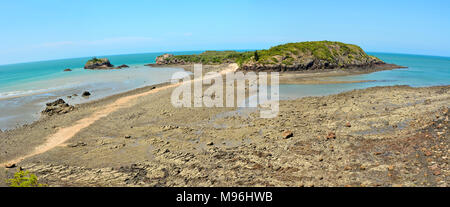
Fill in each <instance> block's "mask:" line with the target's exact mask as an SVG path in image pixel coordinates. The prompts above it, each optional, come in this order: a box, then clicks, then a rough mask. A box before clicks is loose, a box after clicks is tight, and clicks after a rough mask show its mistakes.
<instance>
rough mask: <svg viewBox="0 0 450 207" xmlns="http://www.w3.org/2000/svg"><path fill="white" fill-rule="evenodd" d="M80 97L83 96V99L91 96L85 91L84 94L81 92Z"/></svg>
mask: <svg viewBox="0 0 450 207" xmlns="http://www.w3.org/2000/svg"><path fill="white" fill-rule="evenodd" d="M81 96H83V97H89V96H91V93H90V92H89V91H85V92H83V93H82V94H81Z"/></svg>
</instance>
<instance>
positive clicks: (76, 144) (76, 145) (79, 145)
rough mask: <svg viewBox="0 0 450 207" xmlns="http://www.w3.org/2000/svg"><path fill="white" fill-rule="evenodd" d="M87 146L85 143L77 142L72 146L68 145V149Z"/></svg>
mask: <svg viewBox="0 0 450 207" xmlns="http://www.w3.org/2000/svg"><path fill="white" fill-rule="evenodd" d="M86 145H87V144H86V143H84V142H77V143H74V144H69V145H68V146H69V147H84V146H86Z"/></svg>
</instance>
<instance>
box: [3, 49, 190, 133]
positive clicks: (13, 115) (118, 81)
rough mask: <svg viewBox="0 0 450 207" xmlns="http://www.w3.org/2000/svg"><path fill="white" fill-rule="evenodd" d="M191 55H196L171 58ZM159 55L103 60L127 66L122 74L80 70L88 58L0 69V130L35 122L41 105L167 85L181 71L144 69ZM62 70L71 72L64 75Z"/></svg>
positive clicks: (117, 57) (115, 57)
mask: <svg viewBox="0 0 450 207" xmlns="http://www.w3.org/2000/svg"><path fill="white" fill-rule="evenodd" d="M195 53H199V52H195V51H194V52H176V53H174V54H195ZM161 54H163V53H147V54H131V55H116V56H107V58H109V60H110V61H111V63H112V64H113V65H116V66H118V65H122V64H127V65H128V66H130V68H126V69H122V70H85V69H83V67H84V64H85V63H86V61H88V60H89V59H90V58H91V57H88V58H75V59H65V60H52V61H42V62H33V63H22V64H14V65H2V66H0V129H2V130H5V129H12V128H15V127H17V126H20V125H23V124H26V123H30V122H32V121H35V120H37V119H38V118H39V116H40V111H42V110H43V109H44V108H45V103H47V102H50V101H53V100H55V99H58V98H63V99H64V100H65V101H66V102H68V103H69V104H72V105H74V104H79V103H84V102H88V101H91V100H95V99H100V98H103V97H106V96H109V95H113V94H117V93H120V92H125V91H129V90H132V89H135V88H140V87H144V86H147V85H154V84H158V83H163V82H167V81H170V79H171V77H172V74H173V73H175V72H178V71H182V69H179V68H152V67H147V66H144V65H145V64H148V63H154V62H155V58H156V57H157V56H159V55H161ZM99 58H100V57H99ZM66 68H70V69H72V71H70V72H64V71H63V70H64V69H66ZM84 91H89V92H90V93H91V94H92V95H91V96H90V97H89V98H82V97H80V94H81V93H82V92H84ZM73 94H77V95H78V96H76V97H75V96H73ZM68 96H73V97H71V98H69V97H68Z"/></svg>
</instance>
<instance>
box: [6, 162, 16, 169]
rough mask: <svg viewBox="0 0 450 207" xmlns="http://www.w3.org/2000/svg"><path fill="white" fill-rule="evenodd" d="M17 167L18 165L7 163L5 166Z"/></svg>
mask: <svg viewBox="0 0 450 207" xmlns="http://www.w3.org/2000/svg"><path fill="white" fill-rule="evenodd" d="M15 167H16V163H7V164H5V168H15Z"/></svg>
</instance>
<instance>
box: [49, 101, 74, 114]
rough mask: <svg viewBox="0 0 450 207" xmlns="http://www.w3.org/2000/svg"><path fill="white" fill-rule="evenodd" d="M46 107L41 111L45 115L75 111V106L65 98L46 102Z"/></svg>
mask: <svg viewBox="0 0 450 207" xmlns="http://www.w3.org/2000/svg"><path fill="white" fill-rule="evenodd" d="M46 106H47V107H46V108H45V109H44V110H43V111H42V112H41V113H42V114H43V115H47V116H53V115H56V114H66V113H68V112H70V111H73V110H74V109H75V107H73V106H71V105H69V104H67V103H66V102H65V101H64V100H62V99H58V100H56V101H54V102H50V103H47V104H46Z"/></svg>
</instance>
